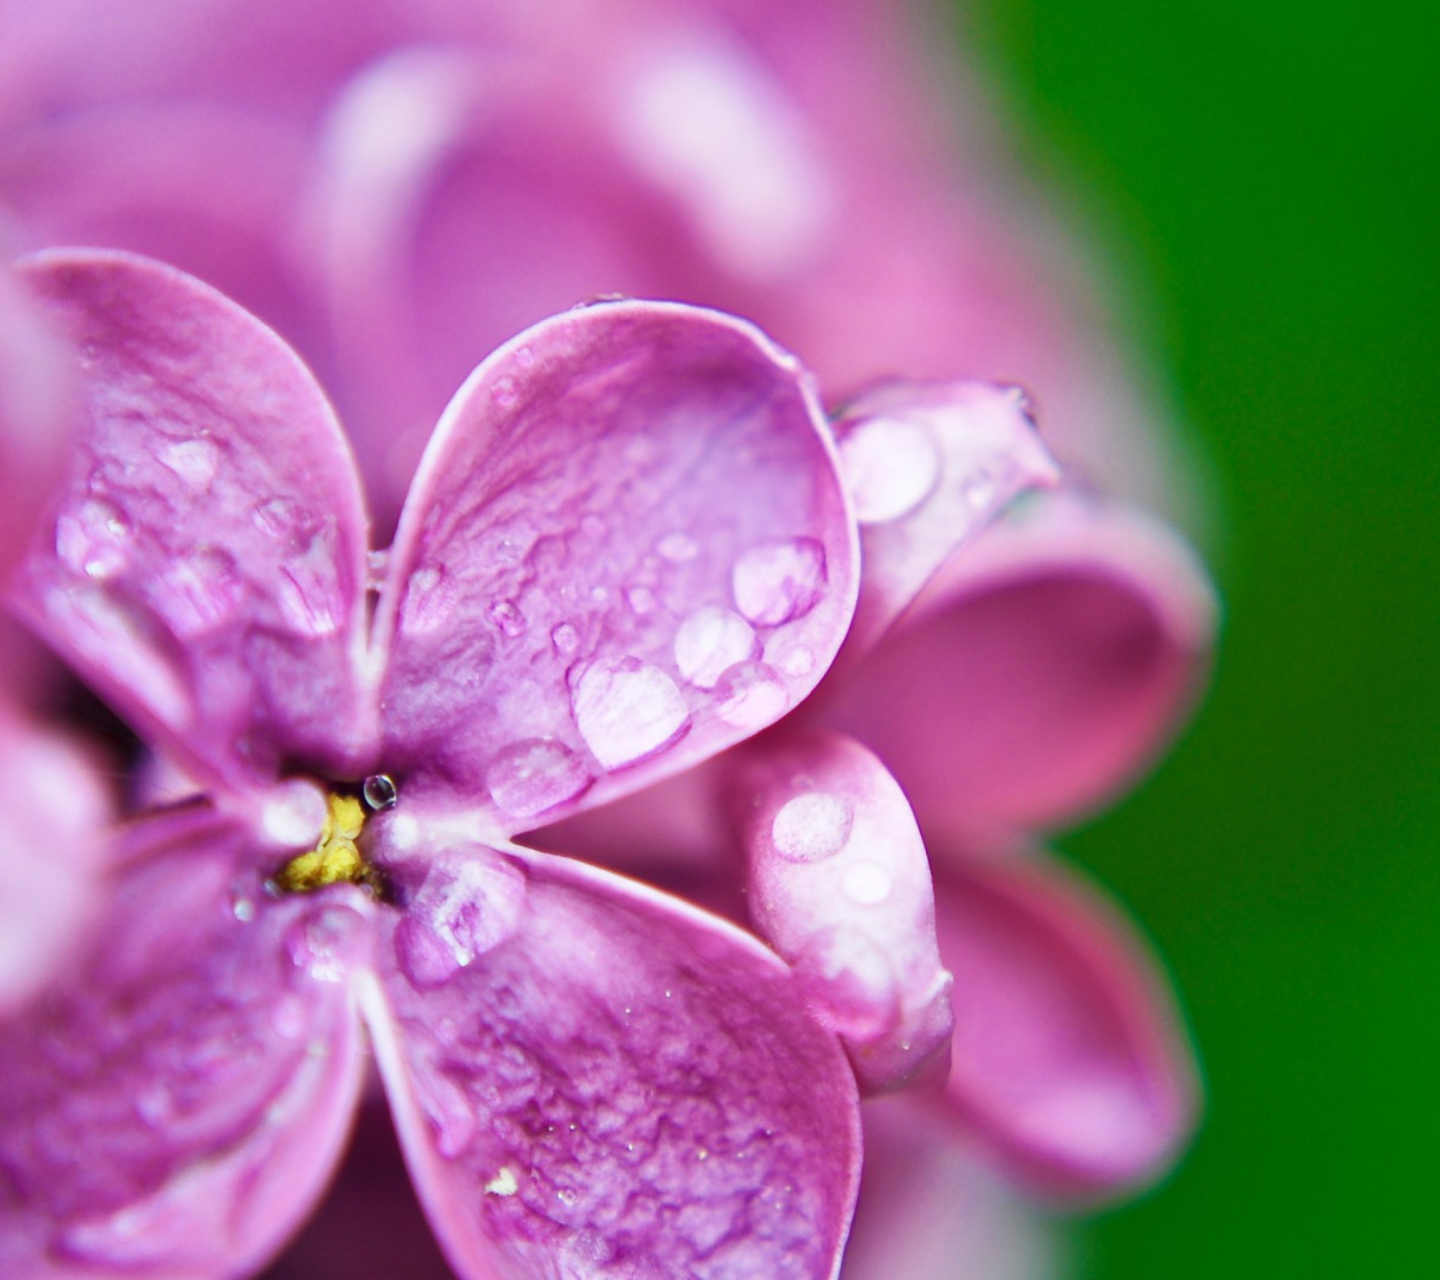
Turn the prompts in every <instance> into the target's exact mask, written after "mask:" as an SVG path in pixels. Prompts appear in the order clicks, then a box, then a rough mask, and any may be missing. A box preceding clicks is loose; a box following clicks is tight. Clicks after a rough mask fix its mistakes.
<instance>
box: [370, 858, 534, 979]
mask: <svg viewBox="0 0 1440 1280" xmlns="http://www.w3.org/2000/svg"><path fill="white" fill-rule="evenodd" d="M525 893H526V888H525V877H524V875H523V874H522V873H521V871H520V870H519V869H518V868H517V867H516V866H515V865H514V864H513V863H511V862H510V861H509V860H508V859H506V858H503V857H500V856H499V855H491V856H488V857H485V858H466V859H451V860H449V861H446V862H441V863H436V864H435V865H433V866H431V868H430V869H429V871H428V872H427V873H426V876H425V881H424V883H423V884H422V885H421V886H420V890H419V892H418V893H417V894H416V895H415V896H414V898H412V899H411V901H410V904H409V908H408V910H407V911H406V913H405V916H404V918H403V919H402V920H401V921H400V923H399V925H398V926H397V927H396V929H395V953H396V959H397V960H398V961H399V964H400V968H401V969H402V970H403V971H404V972H405V975H406V976H407V977H408V978H409V979H410V982H411V983H412V985H414V986H415V987H417V988H419V989H421V990H424V989H427V988H430V987H437V986H440V985H441V984H442V983H445V982H448V981H449V980H450V979H451V978H453V977H454V976H455V975H456V974H457V973H459V972H460V970H462V969H464V968H466V967H467V966H469V965H470V964H472V963H473V962H474V960H475V958H476V957H477V956H480V955H483V954H484V953H485V952H487V951H490V950H492V949H493V948H495V947H497V946H499V945H500V944H501V943H502V942H504V941H505V940H506V939H508V938H510V937H511V936H513V935H514V933H515V931H516V929H518V928H519V926H520V916H521V912H522V910H523V909H524V906H525Z"/></svg>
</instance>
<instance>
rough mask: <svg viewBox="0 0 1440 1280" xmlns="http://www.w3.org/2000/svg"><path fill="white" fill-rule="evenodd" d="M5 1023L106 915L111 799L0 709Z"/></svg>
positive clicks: (66, 751) (90, 776)
mask: <svg viewBox="0 0 1440 1280" xmlns="http://www.w3.org/2000/svg"><path fill="white" fill-rule="evenodd" d="M0 777H3V778H4V779H5V784H6V788H7V793H8V798H7V800H6V802H5V842H4V847H3V849H0V1016H3V1015H5V1014H8V1013H10V1012H11V1011H12V1010H14V1009H15V1008H17V1007H18V1006H19V1005H20V1004H21V1003H22V1002H23V1001H24V1000H25V999H27V998H28V997H29V996H30V995H32V994H33V993H34V992H35V991H36V990H38V989H39V988H40V987H41V986H42V985H43V983H44V982H45V981H46V980H48V978H49V977H50V975H51V973H52V972H53V971H54V970H55V969H57V968H59V967H60V966H61V965H62V964H63V963H64V962H65V961H66V960H67V959H68V958H69V957H70V955H71V954H72V953H73V952H74V951H75V949H76V948H77V947H78V946H79V945H80V943H81V942H82V940H83V938H84V937H87V936H89V932H88V931H89V926H90V922H91V921H92V919H93V917H94V916H95V914H96V911H97V910H98V908H99V906H100V903H101V898H102V889H101V884H100V872H99V870H98V866H99V863H100V850H101V831H102V824H103V823H104V822H105V820H106V819H107V818H108V817H109V811H110V808H111V801H110V797H109V796H108V795H107V794H106V793H105V790H104V788H103V787H102V785H101V782H100V778H99V775H98V773H97V771H96V769H95V766H94V763H93V762H92V761H91V760H89V759H87V758H86V757H85V756H84V755H83V754H82V753H81V752H80V751H79V750H78V749H77V748H76V747H75V746H73V745H72V744H70V743H69V742H67V741H64V740H63V739H61V738H59V737H57V736H56V735H54V734H49V733H42V732H41V731H40V730H39V729H37V728H34V727H33V726H31V725H29V724H26V723H25V722H23V721H22V720H20V719H19V718H18V717H17V716H16V715H15V713H14V712H12V711H10V710H9V708H8V707H5V706H3V704H0Z"/></svg>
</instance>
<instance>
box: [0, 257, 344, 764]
mask: <svg viewBox="0 0 1440 1280" xmlns="http://www.w3.org/2000/svg"><path fill="white" fill-rule="evenodd" d="M26 275H27V277H28V278H29V280H30V282H31V284H32V285H33V287H34V290H35V292H36V293H37V294H38V295H40V296H42V297H43V298H44V299H45V301H46V302H47V303H48V304H49V305H50V307H51V309H52V312H53V314H54V315H55V316H56V317H57V319H58V320H60V321H62V322H63V324H64V327H65V329H66V331H67V332H68V333H69V334H70V335H71V336H72V337H73V338H74V341H75V343H76V345H77V347H79V349H80V351H81V370H82V375H83V377H84V380H85V397H86V407H87V411H88V421H87V423H86V426H85V430H84V432H83V435H82V438H81V440H80V442H79V448H78V457H77V458H76V460H75V463H74V467H73V470H72V473H71V477H70V481H69V486H68V489H67V491H66V493H65V495H64V496H63V498H62V499H61V503H60V509H59V513H58V516H57V518H56V520H55V523H54V525H53V528H51V529H50V530H47V531H46V534H45V536H44V537H43V538H40V539H37V541H36V544H35V546H34V548H33V550H32V552H31V554H30V557H29V559H28V561H27V563H26V564H25V566H24V567H23V569H22V572H21V574H20V575H19V577H18V581H17V592H16V594H17V597H18V602H19V604H20V606H21V607H22V609H23V610H24V612H25V613H26V615H27V616H28V617H29V619H30V620H31V621H32V622H33V624H34V625H35V626H36V627H37V629H38V630H40V631H41V632H42V633H43V634H44V635H45V636H46V638H47V639H48V640H50V642H51V643H52V644H53V645H54V646H55V647H56V648H57V649H58V650H59V652H60V653H61V654H62V655H64V656H65V657H66V658H67V659H68V660H69V661H70V662H72V663H73V664H74V665H75V666H76V667H77V669H78V670H79V671H80V672H81V674H82V675H83V676H84V677H85V678H86V679H87V680H89V681H91V682H92V683H93V684H94V685H95V686H96V688H97V689H98V690H99V691H100V692H101V693H102V694H103V695H104V696H105V697H106V698H107V699H108V700H110V701H111V702H112V703H113V704H114V705H115V707H116V709H117V710H119V711H121V712H122V713H123V714H125V715H127V717H130V718H131V719H132V720H133V722H134V723H135V724H136V725H137V727H140V728H141V729H143V730H144V731H146V732H147V733H149V734H151V735H153V736H154V738H155V739H156V744H157V745H159V746H162V747H166V748H168V749H171V750H173V752H174V753H175V754H176V756H177V758H179V759H180V760H181V761H182V762H186V763H189V764H191V765H193V766H195V767H196V768H198V769H199V770H200V772H201V774H202V776H205V775H208V776H219V777H221V778H224V779H227V780H228V781H230V782H231V783H232V784H240V785H244V784H246V783H250V784H253V783H254V782H256V781H257V780H259V779H263V778H265V777H267V776H271V775H273V773H274V772H275V771H276V769H277V768H278V767H279V764H280V762H281V761H282V760H293V759H295V758H301V759H305V760H307V761H310V762H313V763H314V764H315V765H316V766H317V767H323V768H325V769H327V770H331V771H342V770H344V769H345V768H346V766H347V764H349V762H350V761H351V759H352V758H353V757H354V756H355V755H356V754H357V753H358V752H360V751H361V749H362V745H363V744H362V742H361V741H360V739H361V735H362V726H361V725H359V724H357V719H358V718H359V717H358V715H357V712H358V710H359V707H360V705H361V704H360V698H359V695H358V694H357V691H356V677H355V675H354V674H353V673H354V670H355V655H356V654H357V653H358V650H359V646H360V644H361V640H362V637H361V630H360V629H361V625H362V623H363V609H362V608H361V607H360V606H361V603H362V599H363V592H364V537H365V514H364V508H363V505H362V499H361V495H360V492H359V489H358V485H357V482H356V478H355V473H354V467H353V465H352V463H351V461H350V457H349V453H348V449H347V447H346V444H345V441H344V438H343V437H342V435H341V433H340V430H339V427H338V426H337V424H336V423H335V420H334V417H333V415H332V414H331V412H330V409H329V406H328V405H327V404H326V403H325V400H324V398H323V396H322V395H321V393H320V391H319V389H318V388H317V387H316V386H315V383H314V381H313V380H312V379H311V377H310V375H309V373H308V372H307V371H306V370H305V368H304V367H303V366H302V365H301V364H300V363H299V361H298V360H297V359H296V357H295V356H294V355H293V353H292V352H290V350H289V349H288V348H286V347H285V346H284V345H283V344H282V343H281V342H280V341H279V340H278V339H277V338H276V337H275V335H274V334H273V333H271V332H270V330H268V329H266V328H264V327H263V326H262V325H260V324H259V323H258V322H257V321H256V320H255V319H253V318H252V317H251V316H249V315H247V314H246V313H245V312H243V311H241V310H240V309H239V308H238V307H236V306H235V305H234V304H233V303H230V302H228V301H227V300H226V299H224V298H222V297H221V296H220V295H219V294H217V293H214V292H213V291H211V290H210V289H208V288H206V287H205V286H203V285H201V284H200V283H199V282H198V281H195V280H192V279H190V278H189V277H188V276H184V275H181V274H180V273H178V272H176V271H173V270H171V269H169V268H166V267H162V266H161V265H159V264H158V263H153V262H149V261H147V260H146V259H143V258H137V257H133V256H130V255H128V254H120V253H103V252H99V251H83V250H76V251H71V252H59V253H53V254H48V253H47V254H43V255H40V256H38V257H36V258H34V259H32V260H31V261H30V262H29V264H28V266H27V269H26ZM350 767H352V768H353V767H354V766H353V765H351V766H350Z"/></svg>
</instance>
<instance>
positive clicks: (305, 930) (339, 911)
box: [285, 906, 361, 982]
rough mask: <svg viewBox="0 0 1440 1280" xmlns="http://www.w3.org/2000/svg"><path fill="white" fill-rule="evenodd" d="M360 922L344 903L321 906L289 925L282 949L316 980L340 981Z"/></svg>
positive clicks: (298, 966) (348, 964) (347, 966)
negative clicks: (341, 905)
mask: <svg viewBox="0 0 1440 1280" xmlns="http://www.w3.org/2000/svg"><path fill="white" fill-rule="evenodd" d="M360 923H361V920H360V917H359V916H358V915H356V914H355V912H353V911H351V910H350V909H349V908H348V907H338V906H328V907H324V908H322V909H321V910H319V911H315V912H313V913H312V914H310V915H308V916H307V917H306V918H305V919H303V920H301V921H299V922H298V923H296V924H295V925H292V926H291V928H290V931H289V932H288V933H287V934H286V937H285V949H286V951H287V952H288V953H289V956H290V959H291V961H292V962H293V963H294V965H295V967H296V968H297V969H303V970H305V972H306V973H308V974H309V975H310V976H311V977H312V978H314V979H315V980H316V981H317V982H341V981H343V980H344V978H345V977H346V975H347V974H348V972H349V970H350V963H351V960H352V959H353V956H352V951H353V949H354V939H355V938H356V937H357V936H358V934H359V930H358V926H359V925H360Z"/></svg>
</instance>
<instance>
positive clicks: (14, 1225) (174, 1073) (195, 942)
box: [0, 808, 372, 1280]
mask: <svg viewBox="0 0 1440 1280" xmlns="http://www.w3.org/2000/svg"><path fill="white" fill-rule="evenodd" d="M122 853H123V854H124V856H125V857H126V859H127V861H126V865H125V866H124V868H123V870H120V871H118V872H117V874H116V876H115V879H114V881H113V883H112V885H111V897H110V901H109V903H108V906H107V909H106V911H105V912H104V915H103V918H102V919H101V920H100V921H99V922H98V924H97V927H96V929H95V930H94V932H93V934H92V935H91V938H90V949H89V954H88V956H87V957H86V958H85V959H84V960H83V961H82V962H81V963H79V964H77V965H76V967H75V968H74V969H73V971H71V972H70V973H69V974H68V976H67V977H66V978H65V980H64V981H60V982H56V983H54V984H52V986H51V987H50V988H49V989H48V990H47V991H46V992H45V994H44V995H43V996H42V997H40V998H39V999H37V1000H36V1001H35V1002H34V1003H33V1004H31V1005H30V1006H29V1008H28V1009H27V1010H26V1012H25V1013H24V1014H23V1015H21V1016H19V1017H17V1018H14V1019H11V1020H10V1021H8V1022H5V1023H3V1024H0V1059H3V1061H4V1063H5V1070H4V1071H3V1072H0V1171H3V1172H0V1272H3V1274H4V1275H6V1276H7V1277H14V1278H15V1280H31V1278H32V1277H34V1278H37V1280H38V1278H39V1277H42V1276H43V1277H45V1280H71V1278H73V1280H80V1278H81V1277H85V1278H86V1280H93V1277H96V1276H105V1275H125V1276H130V1277H144V1278H146V1280H160V1278H161V1277H164V1278H165V1280H179V1277H190V1278H196V1277H205V1276H216V1277H219V1276H230V1275H236V1274H240V1273H243V1272H245V1271H247V1270H248V1269H250V1268H254V1267H257V1266H259V1265H261V1264H262V1263H263V1262H264V1260H265V1259H266V1258H267V1257H268V1256H269V1255H270V1254H272V1253H273V1252H274V1251H275V1250H276V1249H278V1247H279V1246H280V1244H281V1243H282V1242H283V1241H284V1240H285V1239H286V1237H287V1236H288V1235H289V1234H290V1233H291V1232H292V1231H293V1230H294V1229H295V1227H296V1225H297V1224H298V1222H299V1221H300V1220H301V1219H302V1218H303V1216H304V1215H305V1213H306V1212H307V1211H308V1210H309V1208H310V1207H311V1205H312V1204H313V1203H314V1202H315V1200H316V1199H318V1197H319V1195H320V1192H321V1189H322V1187H323V1185H324V1182H325V1180H326V1178H327V1177H328V1175H329V1173H330V1171H331V1169H332V1167H333V1165H334V1162H335V1160H336V1158H337V1157H338V1154H339V1149H340V1146H341V1144H342V1142H343V1140H344V1136H345V1133H346V1130H347V1129H348V1127H349V1123H350V1118H351V1115H352V1112H353V1108H354V1105H355V1097H356V1091H357V1088H358V1084H359V1081H360V1079H361V1072H360V1066H361V1063H362V1062H363V1057H362V1053H363V1042H362V1041H361V1038H360V1027H359V1022H358V1020H357V1018H356V1016H355V1011H354V1002H353V997H352V993H351V987H350V984H349V982H348V978H349V975H350V968H351V966H352V965H359V964H364V963H365V962H366V961H367V960H368V956H369V947H370V943H371V938H372V934H371V926H370V924H369V922H368V921H367V920H366V919H364V918H363V916H364V914H365V913H366V912H367V911H368V902H367V901H366V900H365V899H363V897H362V896H361V895H359V894H358V893H357V892H355V891H350V890H347V891H345V892H344V893H343V894H338V893H332V894H331V895H329V896H327V897H325V898H308V899H301V898H290V899H286V900H282V901H273V900H270V899H267V898H265V897H264V896H263V895H262V894H260V893H259V892H258V890H259V886H260V873H259V871H258V869H257V868H256V866H255V865H254V863H253V861H252V860H251V856H250V855H249V853H248V845H247V840H246V837H245V836H244V835H243V834H242V832H241V831H240V829H238V828H236V827H234V826H232V825H229V824H226V823H224V822H221V821H219V820H217V819H215V818H214V817H213V816H211V815H208V814H207V813H206V812H205V811H204V810H203V809H199V808H194V809H191V810H188V811H183V812H180V813H176V814H172V815H170V816H168V817H164V818H156V819H151V820H149V821H147V822H145V823H144V824H143V825H142V826H141V827H139V828H137V829H135V830H133V831H131V832H129V833H128V835H127V836H126V837H125V848H124V849H123V850H122Z"/></svg>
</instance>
